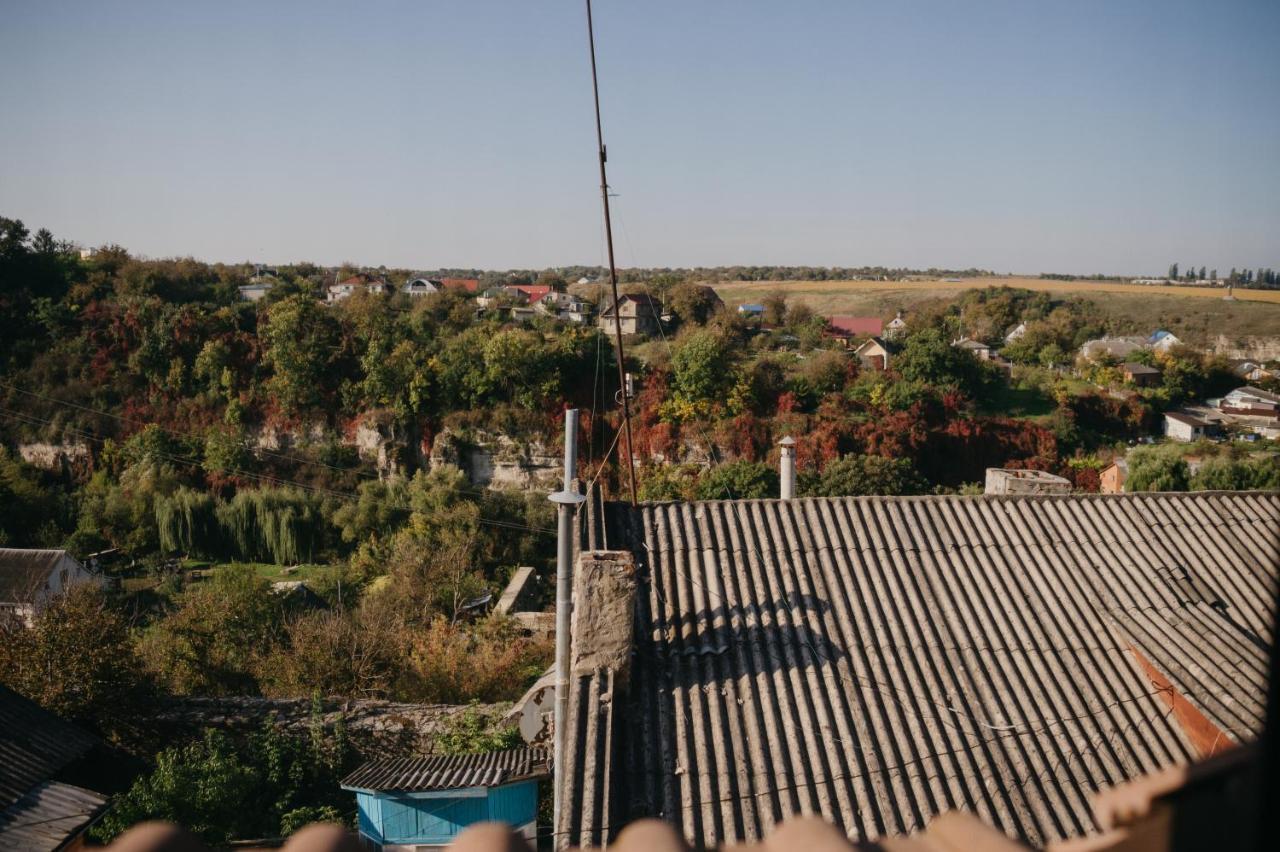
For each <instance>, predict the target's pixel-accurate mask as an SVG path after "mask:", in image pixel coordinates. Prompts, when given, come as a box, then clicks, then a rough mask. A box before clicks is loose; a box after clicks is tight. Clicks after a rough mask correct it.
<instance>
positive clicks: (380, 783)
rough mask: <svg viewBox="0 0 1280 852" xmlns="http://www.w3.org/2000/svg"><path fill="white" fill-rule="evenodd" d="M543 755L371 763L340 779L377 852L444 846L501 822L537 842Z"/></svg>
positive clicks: (545, 768) (536, 751)
mask: <svg viewBox="0 0 1280 852" xmlns="http://www.w3.org/2000/svg"><path fill="white" fill-rule="evenodd" d="M548 777H550V767H549V765H548V753H547V751H546V750H545V749H542V748H531V747H525V748H516V749H509V750H507V751H498V752H489V753H487V754H463V755H440V756H435V757H423V758H392V759H384V760H373V761H370V762H368V763H366V764H364V765H363V766H361V767H360V768H359V769H357V770H356V771H355V772H353V773H352V774H351V775H348V776H347V777H346V778H344V779H343V781H342V789H344V790H351V791H352V792H354V793H355V794H356V811H357V817H358V826H359V830H360V837H361V839H362V840H363V841H364V842H365V843H366V844H367V846H368V847H369V848H370V849H373V850H382V851H383V852H393V850H395V852H399V850H409V849H423V848H433V849H434V848H443V847H444V846H446V845H448V844H449V843H450V842H452V841H453V840H454V839H455V838H456V837H457V836H458V834H459V833H460V832H461V831H462V830H463V829H465V828H466V827H467V826H469V825H474V824H475V823H478V822H505V823H507V824H508V825H511V826H514V827H515V829H516V830H517V831H518V832H519V833H521V834H522V835H524V837H525V838H526V839H528V840H529V841H530V842H531V843H532V842H536V840H537V816H538V782H539V781H540V780H542V779H545V778H548Z"/></svg>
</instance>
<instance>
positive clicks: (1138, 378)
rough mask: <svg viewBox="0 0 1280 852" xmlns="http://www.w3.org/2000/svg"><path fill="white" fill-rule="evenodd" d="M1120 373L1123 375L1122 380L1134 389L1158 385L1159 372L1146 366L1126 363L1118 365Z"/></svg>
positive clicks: (1131, 362) (1130, 362)
mask: <svg viewBox="0 0 1280 852" xmlns="http://www.w3.org/2000/svg"><path fill="white" fill-rule="evenodd" d="M1120 372H1121V373H1122V374H1123V375H1124V380H1125V381H1126V382H1128V383H1129V384H1131V385H1133V386H1135V387H1140V388H1147V387H1152V386H1154V385H1158V384H1160V376H1161V373H1160V371H1159V370H1158V369H1156V368H1155V367H1148V366H1147V365H1146V364H1137V363H1135V362H1133V361H1126V362H1125V363H1123V364H1121V365H1120Z"/></svg>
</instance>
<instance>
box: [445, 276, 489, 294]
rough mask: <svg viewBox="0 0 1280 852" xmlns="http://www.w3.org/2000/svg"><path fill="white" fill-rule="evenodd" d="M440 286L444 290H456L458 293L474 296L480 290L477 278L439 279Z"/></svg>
mask: <svg viewBox="0 0 1280 852" xmlns="http://www.w3.org/2000/svg"><path fill="white" fill-rule="evenodd" d="M440 286H441V287H442V288H443V289H445V290H457V291H458V292H460V293H466V294H469V295H474V294H475V293H476V292H478V291H479V290H480V279H478V278H441V279H440Z"/></svg>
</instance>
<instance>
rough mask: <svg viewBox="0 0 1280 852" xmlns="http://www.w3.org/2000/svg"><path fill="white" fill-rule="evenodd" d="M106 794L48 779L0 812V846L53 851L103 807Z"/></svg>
mask: <svg viewBox="0 0 1280 852" xmlns="http://www.w3.org/2000/svg"><path fill="white" fill-rule="evenodd" d="M106 804H107V800H106V797H104V796H102V795H100V794H98V793H95V792H93V791H92V790H85V789H83V788H81V787H74V786H72V785H71V784H63V783H60V782H57V781H49V782H46V783H44V784H41V785H39V786H38V787H36V788H35V789H33V790H31V791H30V792H28V793H27V794H26V795H25V796H23V797H22V798H21V799H19V800H18V801H17V802H15V803H14V804H12V805H10V806H9V807H8V808H5V809H4V811H0V849H20V850H23V852H54V850H57V849H61V848H62V847H63V845H64V844H65V843H66V842H67V841H68V840H71V839H73V838H75V836H76V835H78V834H79V833H80V832H81V831H83V830H84V829H85V828H86V827H87V826H88V825H89V823H91V822H93V820H94V819H95V818H96V817H97V816H98V814H100V813H101V812H102V809H103V808H104V807H105V806H106Z"/></svg>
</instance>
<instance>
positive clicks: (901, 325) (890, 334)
mask: <svg viewBox="0 0 1280 852" xmlns="http://www.w3.org/2000/svg"><path fill="white" fill-rule="evenodd" d="M906 333H907V321H906V320H904V319H903V318H902V311H898V313H897V314H896V315H895V316H894V318H893V319H891V320H889V321H888V322H887V323H885V324H884V339H885V340H897V339H899V338H900V337H902V335H904V334H906Z"/></svg>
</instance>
